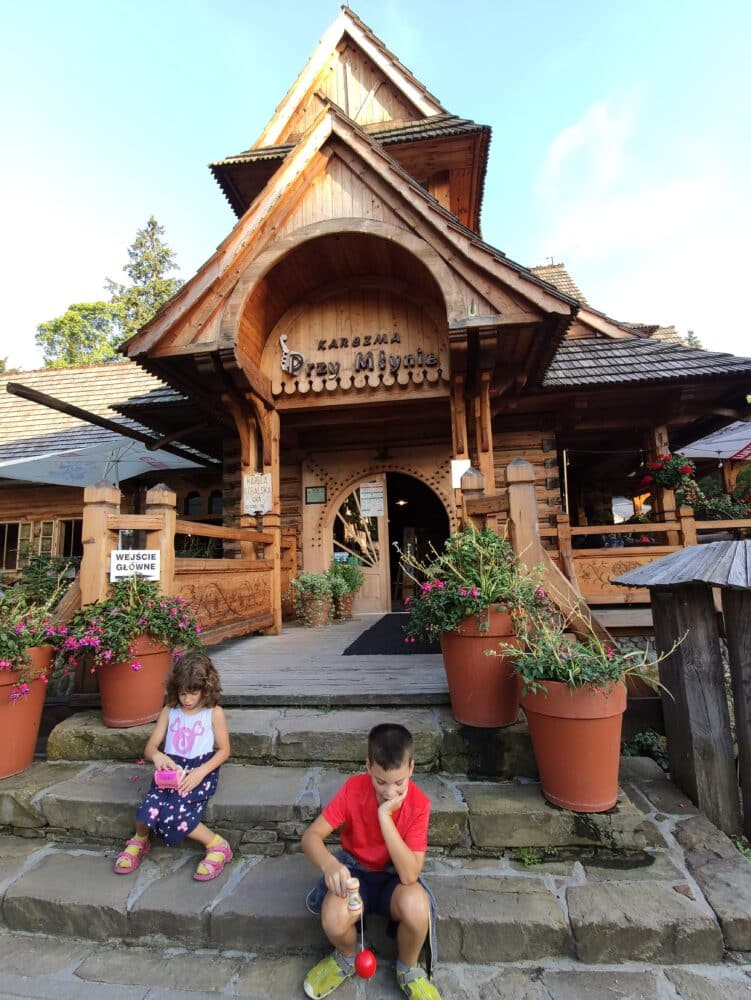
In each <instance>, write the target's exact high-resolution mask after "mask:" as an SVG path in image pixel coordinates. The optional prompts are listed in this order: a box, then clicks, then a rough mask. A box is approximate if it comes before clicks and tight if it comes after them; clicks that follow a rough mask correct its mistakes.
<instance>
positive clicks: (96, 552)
mask: <svg viewBox="0 0 751 1000" xmlns="http://www.w3.org/2000/svg"><path fill="white" fill-rule="evenodd" d="M121 499H122V496H121V493H120V490H118V489H117V488H116V487H114V486H111V485H110V484H109V483H101V484H100V485H98V486H87V487H86V489H85V490H84V491H83V522H82V524H81V541H82V544H83V558H82V559H81V604H82V605H84V604H91V603H92V602H93V601H100V600H102V599H103V598H105V597H106V596H107V593H108V591H109V569H110V566H109V563H110V552H111V551H112V550H113V549H114V548H116V547H117V533H116V532H114V531H112V529H111V528H109V527H108V526H107V518H108V517H109V516H110V514H119V513H120V501H121Z"/></svg>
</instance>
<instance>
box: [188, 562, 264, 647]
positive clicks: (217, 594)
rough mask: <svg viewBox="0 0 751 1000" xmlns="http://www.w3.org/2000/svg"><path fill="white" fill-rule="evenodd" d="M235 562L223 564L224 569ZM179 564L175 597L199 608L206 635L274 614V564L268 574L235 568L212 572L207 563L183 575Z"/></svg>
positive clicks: (200, 619)
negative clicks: (240, 622) (239, 622)
mask: <svg viewBox="0 0 751 1000" xmlns="http://www.w3.org/2000/svg"><path fill="white" fill-rule="evenodd" d="M233 561H234V560H226V561H224V560H221V562H223V563H224V565H225V566H226V564H227V563H232V562H233ZM217 562H220V560H217ZM177 563H178V565H177V567H176V573H175V590H176V593H178V594H180V595H182V596H183V597H185V598H186V599H187V600H188V601H189V602H190V603H191V604H192V605H193V606H194V607H195V608H197V610H198V621H199V624H200V625H201V628H202V629H203V630H204V631H205V630H206V629H209V628H213V627H215V626H220V625H230V624H232V623H233V622H238V621H243V620H245V619H247V618H255V617H257V616H260V615H269V614H271V613H272V607H271V576H272V565H271V563H269V568H268V570H266V569H264V570H260V571H259V570H248V569H245V570H243V569H234V568H232V566H228V567H227V568H226V569H220V568H218V567H217V569H216V570H212V569H211V565H210V563H208V564H207V563H206V562H204V563H203V566H204V568H203V569H201V570H192V569H191V570H189V571H188V572H185V571H182V572H181V569H182V567H181V566H180V565H179V563H180V560H177Z"/></svg>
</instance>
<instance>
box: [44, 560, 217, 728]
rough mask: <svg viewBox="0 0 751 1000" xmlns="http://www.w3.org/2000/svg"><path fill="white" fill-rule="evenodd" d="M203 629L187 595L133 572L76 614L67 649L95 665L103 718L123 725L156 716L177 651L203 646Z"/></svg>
mask: <svg viewBox="0 0 751 1000" xmlns="http://www.w3.org/2000/svg"><path fill="white" fill-rule="evenodd" d="M200 632H201V628H200V626H199V625H198V623H197V622H196V618H195V613H194V611H193V610H192V609H191V608H190V607H189V606H188V604H187V602H186V600H185V598H184V597H166V596H165V595H164V594H161V593H160V592H159V584H158V583H155V582H153V581H151V580H147V579H146V578H145V577H142V576H138V575H134V576H131V577H129V578H128V579H127V580H121V581H119V582H118V583H115V584H114V585H113V587H112V592H111V594H110V596H109V597H107V598H106V599H105V600H102V601H95V602H94V603H93V604H87V605H86V607H84V608H82V609H81V610H80V611H79V612H78V613H77V614H76V615H75V617H74V618H73V619H72V621H71V622H70V625H69V626H68V633H69V634H68V637H67V638H66V640H65V642H64V643H63V651H64V653H65V655H66V657H67V659H68V662H69V663H70V664H71V665H72V666H74V667H75V666H77V665H78V664H79V663H80V664H81V665H82V666H83V667H84V669H88V670H91V671H92V672H93V671H96V673H97V675H98V679H99V691H100V694H101V697H102V719H103V721H104V724H105V726H110V727H112V728H115V729H123V728H127V727H128V726H139V725H142V724H144V723H146V722H153V721H154V720H155V719H156V718H157V716H158V715H159V712H160V711H161V709H162V704H163V702H164V682H165V680H166V678H167V673H168V671H169V668H170V665H171V663H172V655H173V652H174V651H175V650H178V649H188V648H195V647H197V646H200V644H201V640H200V638H199V636H200Z"/></svg>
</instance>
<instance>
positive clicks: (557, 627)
mask: <svg viewBox="0 0 751 1000" xmlns="http://www.w3.org/2000/svg"><path fill="white" fill-rule="evenodd" d="M573 617H574V616H573V612H572V613H570V614H568V615H566V614H562V613H561V612H559V611H558V610H556V609H555V608H554V607H553V606H552V604H550V603H548V605H547V607H545V608H543V609H542V610H541V611H535V610H531V611H529V610H528V612H527V614H525V615H523V616H520V617H519V619H518V623H517V634H518V636H519V638H520V639H521V640H522V645H521V647H520V648H518V649H514V648H512V647H508V646H504V647H503V654H504V655H505V656H508V657H509V658H510V659H511V660H512V661H513V664H514V672H515V673H516V674H518V675H519V677H520V679H521V682H522V691H523V692H524V693H525V694H526V693H527V692H528V691H532V692H534V691H538V690H543V691H544V690H545V682H546V681H558V682H561V683H563V684H567V685H568V686H569V687H570V688H578V687H584V686H585V685H587V684H591V685H594V686H595V687H599V688H609V687H611V686H612V685H614V684H617V683H620V682H624V680H625V677H626V676H627V675H629V674H631V675H633V676H636V677H641V678H643V679H644V680H646V681H647V682H648V683H649V684H650V685H654V684H655V679H654V667H655V662H659V660H658V661H655V660H654V659H653V658H652V654H651V652H650V649H649V647H648V646H647V647H645V648H643V649H632V650H629V651H628V652H623V651H621V650H619V649H617V648H616V647H615V646H613V645H611V644H610V643H609V642H606V641H605V640H603V639H601V638H600V637H599V636H598V635H597V634H596V633H595V632H594V630H592V629H591V627H590V630H589V632H588V633H587V634H586V635H585V637H584V638H577V637H576V636H574V635H573V634H572V632H571V625H572V621H573ZM577 627H580V625H577ZM681 641H682V640H679V642H678V643H676V644H675V646H677V645H679V644H680V642H681ZM675 646H673V647H671V649H670V650H668V652H667V653H666V654H664V656H669V655H670V654H671V653H672V652H673V650H674V649H675ZM663 658H664V657H661V658H660V659H663ZM658 686H659V685H658Z"/></svg>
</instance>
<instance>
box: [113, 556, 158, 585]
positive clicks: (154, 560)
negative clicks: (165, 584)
mask: <svg viewBox="0 0 751 1000" xmlns="http://www.w3.org/2000/svg"><path fill="white" fill-rule="evenodd" d="M159 556H160V552H159V549H115V550H114V551H113V552H110V581H114V580H124V579H125V578H126V577H128V576H133V575H134V574H136V573H137V574H138V576H145V577H146V579H147V580H158V579H159Z"/></svg>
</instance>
